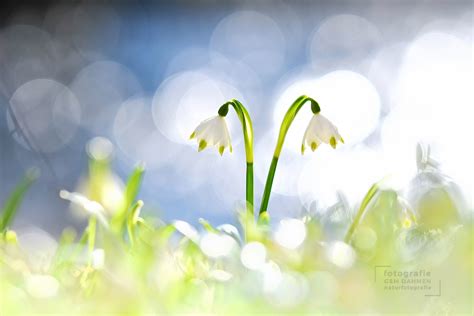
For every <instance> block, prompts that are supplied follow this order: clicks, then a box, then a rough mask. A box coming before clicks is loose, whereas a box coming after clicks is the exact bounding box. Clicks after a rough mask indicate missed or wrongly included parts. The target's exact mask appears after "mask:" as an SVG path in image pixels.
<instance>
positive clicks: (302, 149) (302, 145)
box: [301, 144, 306, 155]
mask: <svg viewBox="0 0 474 316" xmlns="http://www.w3.org/2000/svg"><path fill="white" fill-rule="evenodd" d="M305 149H306V148H305V147H304V144H301V154H302V155H304V150H305Z"/></svg>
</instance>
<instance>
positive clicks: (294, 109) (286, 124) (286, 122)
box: [259, 95, 320, 216]
mask: <svg viewBox="0 0 474 316" xmlns="http://www.w3.org/2000/svg"><path fill="white" fill-rule="evenodd" d="M307 101H310V104H311V110H312V111H313V113H319V111H320V108H319V104H318V103H317V102H316V101H315V100H314V99H312V98H310V97H308V96H305V95H302V96H300V97H299V98H298V99H296V100H295V102H293V104H292V105H291V106H290V108H289V109H288V111H287V112H286V114H285V117H284V118H283V122H282V123H281V126H280V132H279V134H278V140H277V143H276V146H275V152H274V153H273V159H272V163H271V165H270V169H269V170H268V176H267V181H266V182H265V189H264V191H263V197H262V204H261V205H260V213H259V216H263V214H264V213H265V212H266V211H267V208H268V201H269V200H270V193H271V191H272V185H273V179H274V177H275V172H276V168H277V165H278V158H279V157H280V153H281V149H282V148H283V143H284V142H285V137H286V134H287V133H288V129H289V128H290V126H291V123H292V122H293V120H294V119H295V117H296V114H298V112H299V110H300V109H301V107H302V106H303V105H304V104H305V103H306V102H307Z"/></svg>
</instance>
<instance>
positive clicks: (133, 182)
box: [112, 164, 145, 231]
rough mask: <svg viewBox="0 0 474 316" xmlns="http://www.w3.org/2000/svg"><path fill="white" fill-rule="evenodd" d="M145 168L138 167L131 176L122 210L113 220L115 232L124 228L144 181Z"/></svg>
mask: <svg viewBox="0 0 474 316" xmlns="http://www.w3.org/2000/svg"><path fill="white" fill-rule="evenodd" d="M144 173H145V168H144V166H143V165H142V164H140V165H138V166H137V167H136V168H135V169H134V170H133V172H132V174H131V175H130V176H129V178H128V181H127V185H126V187H125V192H124V202H123V207H122V209H121V210H120V211H119V212H117V214H116V215H115V216H114V218H113V219H112V226H113V228H114V230H116V231H121V230H122V229H123V228H124V223H125V221H126V218H127V212H128V211H129V210H130V208H131V207H132V205H133V203H134V201H135V199H136V198H137V195H138V191H139V190H140V185H141V183H142V180H143V175H144Z"/></svg>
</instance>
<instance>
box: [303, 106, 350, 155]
mask: <svg viewBox="0 0 474 316" xmlns="http://www.w3.org/2000/svg"><path fill="white" fill-rule="evenodd" d="M339 142H340V143H344V139H343V138H342V137H341V135H340V134H339V132H338V130H337V127H336V126H334V124H332V123H331V122H330V121H329V120H328V119H327V118H325V117H324V116H323V115H321V114H320V113H319V112H317V113H314V115H313V118H312V119H311V121H310V122H309V124H308V127H307V128H306V132H305V133H304V136H303V143H302V144H301V153H302V154H304V151H305V149H306V146H309V147H310V148H311V150H312V151H315V150H316V148H318V146H319V145H320V144H321V143H326V144H329V145H331V147H332V148H336V145H337V143H339Z"/></svg>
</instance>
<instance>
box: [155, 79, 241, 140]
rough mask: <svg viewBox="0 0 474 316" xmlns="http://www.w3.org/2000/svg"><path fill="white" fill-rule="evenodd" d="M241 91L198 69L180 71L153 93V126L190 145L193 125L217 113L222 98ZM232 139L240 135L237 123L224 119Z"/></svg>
mask: <svg viewBox="0 0 474 316" xmlns="http://www.w3.org/2000/svg"><path fill="white" fill-rule="evenodd" d="M232 98H236V99H239V101H241V102H243V103H244V104H245V100H243V98H242V97H241V94H240V93H239V92H238V91H237V90H236V89H235V88H233V87H231V86H229V85H227V84H225V83H224V82H222V81H220V80H217V79H214V78H211V77H210V76H209V75H207V74H205V73H202V72H184V73H179V74H176V75H173V76H171V77H169V78H168V79H166V80H165V81H164V82H163V83H162V84H161V85H160V87H159V88H158V89H157V90H156V92H155V95H154V97H153V104H152V112H153V119H154V121H155V124H156V126H157V128H158V129H159V130H160V131H161V132H162V133H163V135H165V136H166V137H167V138H168V139H169V140H171V141H173V142H176V143H184V144H188V145H190V146H191V145H194V144H193V143H192V142H190V141H189V135H191V133H192V131H193V129H194V128H195V127H196V126H197V125H198V124H199V123H200V122H201V121H202V120H203V119H205V118H207V117H211V116H214V115H217V111H218V109H219V107H220V106H221V105H222V104H224V102H226V101H228V100H230V99H232ZM228 124H229V129H230V134H231V136H232V141H233V143H234V144H237V143H238V141H239V139H241V133H239V132H237V131H238V130H237V128H238V127H239V126H238V125H237V124H233V120H228Z"/></svg>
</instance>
